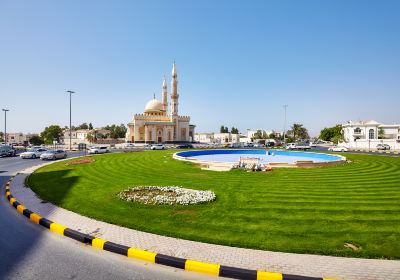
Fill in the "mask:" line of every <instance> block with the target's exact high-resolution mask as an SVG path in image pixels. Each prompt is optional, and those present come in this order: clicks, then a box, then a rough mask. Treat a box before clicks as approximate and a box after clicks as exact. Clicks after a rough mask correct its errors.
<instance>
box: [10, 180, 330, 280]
mask: <svg viewBox="0 0 400 280" xmlns="http://www.w3.org/2000/svg"><path fill="white" fill-rule="evenodd" d="M13 179H14V177H11V178H10V179H9V181H8V182H7V183H6V188H5V195H6V197H7V200H8V201H9V202H10V204H11V205H12V206H13V207H14V208H16V209H17V211H18V212H19V213H21V214H22V215H24V216H25V217H27V218H28V219H30V220H31V221H32V222H34V223H36V224H39V225H41V226H44V227H45V228H47V229H49V230H51V231H54V232H56V233H58V234H60V235H64V236H67V237H69V238H72V239H74V240H76V241H79V242H82V243H84V244H88V245H91V246H93V247H95V248H98V249H102V250H106V251H109V252H113V253H117V254H120V255H124V256H127V257H129V258H135V259H139V260H144V261H147V262H151V263H157V264H162V265H167V266H172V267H175V268H181V269H185V270H189V271H195V272H201V273H207V274H212V275H215V276H223V277H229V278H235V279H248V280H334V279H332V278H319V277H308V276H300V275H292V274H283V273H277V272H267V271H260V270H252V269H243V268H237V267H231V266H224V265H219V264H213V263H205V262H199V261H195V260H188V259H183V258H177V257H172V256H167V255H163V254H158V253H154V252H150V251H145V250H141V249H137V248H130V247H127V246H124V245H120V244H116V243H113V242H110V241H107V240H104V239H101V238H97V237H94V236H91V235H88V234H84V233H81V232H78V231H76V230H73V229H70V228H67V227H66V226H63V225H61V224H58V223H55V222H52V221H50V220H48V219H46V218H43V217H41V216H40V215H38V214H37V213H34V212H32V211H30V210H29V209H27V208H26V207H25V206H24V205H22V204H21V203H19V202H18V201H17V200H16V199H15V198H14V197H13V196H12V195H11V191H10V185H11V181H12V180H13Z"/></svg>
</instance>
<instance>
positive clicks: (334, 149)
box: [328, 146, 348, 152]
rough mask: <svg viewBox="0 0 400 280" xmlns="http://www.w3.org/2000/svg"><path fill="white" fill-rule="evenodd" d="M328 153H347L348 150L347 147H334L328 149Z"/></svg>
mask: <svg viewBox="0 0 400 280" xmlns="http://www.w3.org/2000/svg"><path fill="white" fill-rule="evenodd" d="M328 151H332V152H347V151H348V149H347V148H346V147H340V146H333V147H330V148H329V149H328Z"/></svg>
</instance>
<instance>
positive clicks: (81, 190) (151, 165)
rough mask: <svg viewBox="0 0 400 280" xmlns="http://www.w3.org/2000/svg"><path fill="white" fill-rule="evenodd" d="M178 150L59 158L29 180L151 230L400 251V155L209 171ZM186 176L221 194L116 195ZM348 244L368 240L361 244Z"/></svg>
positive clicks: (226, 241) (72, 204) (245, 243)
mask: <svg viewBox="0 0 400 280" xmlns="http://www.w3.org/2000/svg"><path fill="white" fill-rule="evenodd" d="M172 154H173V152H172V151H147V152H141V153H120V154H110V155H104V156H103V155H101V156H96V161H95V162H91V163H86V164H79V165H66V164H65V163H63V162H57V163H54V164H51V165H48V166H45V167H43V168H40V169H39V170H37V171H36V172H35V173H33V174H32V175H31V176H30V177H29V179H28V180H27V183H28V185H29V186H30V187H31V188H32V190H33V191H35V192H36V193H37V194H38V195H39V196H40V197H41V198H42V199H43V200H45V201H49V202H52V203H55V204H56V205H58V206H61V207H63V208H66V209H69V210H71V211H74V212H77V213H81V214H83V215H85V216H88V217H91V218H95V219H97V220H102V221H105V222H108V223H113V224H117V225H121V226H124V227H128V228H132V229H137V230H143V231H146V232H151V233H156V234H161V235H166V236H173V237H179V238H184V239H189V240H195V241H202V242H207V243H213V244H221V245H229V246H236V247H244V248H256V249H261V250H271V251H280V252H292V253H311V254H322V255H335V256H354V257H368V258H379V257H384V258H389V259H398V258H400V254H399V252H400V247H399V244H400V243H399V242H397V241H398V236H399V233H400V227H399V226H398V224H400V221H399V216H400V215H399V214H400V206H399V205H400V204H399V201H400V197H399V185H400V181H399V180H400V179H399V178H400V176H399V175H400V168H399V161H398V158H393V157H382V156H368V155H350V154H349V155H347V157H348V159H349V160H351V161H352V163H347V164H343V165H339V166H333V167H321V168H313V169H301V168H296V169H293V168H291V169H288V168H283V169H275V170H273V171H272V172H268V173H246V172H243V171H242V170H232V171H230V172H211V171H204V170H201V169H200V168H199V167H198V166H197V165H194V164H192V163H189V162H184V161H177V160H174V159H173V158H172ZM67 162H68V161H67ZM181 185H184V186H190V188H191V189H195V190H203V191H205V190H211V191H213V192H214V193H215V194H216V197H217V199H216V200H215V201H214V202H212V203H205V204H198V205H151V204H150V205H145V204H141V203H135V202H127V201H123V200H121V199H119V198H118V197H117V194H118V193H119V192H121V191H122V190H124V189H127V188H129V187H130V186H181ZM94 205H101V206H102V207H93V206H94ZM144 217H145V218H144ZM378 225H379V226H378ZM348 243H349V244H355V245H356V246H357V247H361V248H362V249H361V250H352V249H351V248H348V247H346V246H345V245H346V244H348Z"/></svg>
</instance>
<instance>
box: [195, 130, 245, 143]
mask: <svg viewBox="0 0 400 280" xmlns="http://www.w3.org/2000/svg"><path fill="white" fill-rule="evenodd" d="M194 140H195V141H196V142H200V143H216V144H231V143H239V142H240V135H239V134H236V133H230V132H227V133H196V134H195V135H194Z"/></svg>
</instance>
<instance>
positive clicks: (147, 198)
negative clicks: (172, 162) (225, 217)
mask: <svg viewBox="0 0 400 280" xmlns="http://www.w3.org/2000/svg"><path fill="white" fill-rule="evenodd" d="M118 197H119V198H121V199H123V200H126V201H134V202H139V203H144V204H167V205H174V204H179V205H189V204H199V203H205V202H210V201H213V200H215V198H216V196H215V193H214V192H212V191H199V190H192V189H186V188H183V187H177V186H167V187H158V186H139V187H132V188H129V189H126V190H123V191H121V192H120V193H118Z"/></svg>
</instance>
